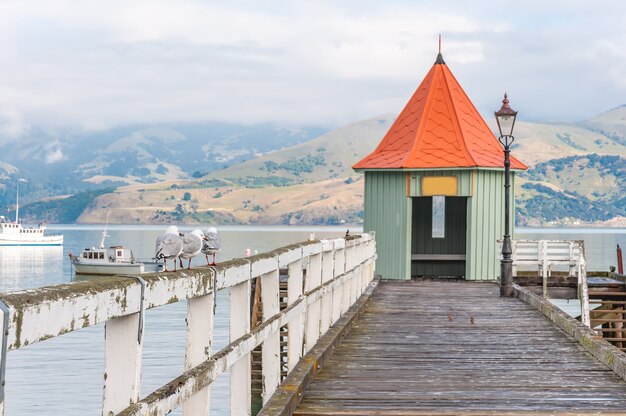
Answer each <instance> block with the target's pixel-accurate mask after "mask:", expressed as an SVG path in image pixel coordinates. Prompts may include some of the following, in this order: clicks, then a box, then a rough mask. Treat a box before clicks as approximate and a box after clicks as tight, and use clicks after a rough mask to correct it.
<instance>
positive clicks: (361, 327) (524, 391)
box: [266, 281, 626, 416]
mask: <svg viewBox="0 0 626 416" xmlns="http://www.w3.org/2000/svg"><path fill="white" fill-rule="evenodd" d="M498 290H499V288H498V286H497V285H495V284H490V283H471V282H463V281H456V282H455V281H411V282H393V283H392V282H382V283H380V285H379V287H378V289H377V290H376V291H375V292H374V294H373V296H372V298H371V299H370V301H369V303H368V304H367V306H366V307H365V310H364V312H363V315H362V316H361V318H360V319H359V320H358V321H357V322H356V323H355V324H354V326H353V328H352V329H351V330H350V332H349V334H348V335H347V336H346V337H345V338H344V339H343V341H342V342H341V344H340V346H339V348H338V349H337V350H336V351H335V352H334V354H333V355H332V357H331V358H330V359H329V360H328V361H327V362H326V364H325V366H324V368H323V369H322V370H321V371H320V372H319V373H318V374H317V375H316V376H315V378H314V380H313V381H312V383H311V384H310V385H309V386H308V388H307V389H306V390H304V392H303V395H302V400H301V402H300V405H299V406H298V407H297V409H296V410H295V412H294V413H293V414H295V415H299V416H319V415H439V414H442V415H448V414H498V415H501V414H519V413H523V414H546V413H552V412H559V414H563V413H562V412H564V414H581V413H583V414H587V413H590V412H602V414H606V413H616V414H624V412H626V402H625V401H624V400H623V398H624V397H625V395H626V382H625V381H624V380H623V379H622V378H621V377H619V376H618V375H617V374H616V373H615V372H613V371H611V370H610V369H609V368H608V367H606V366H605V365H603V364H602V363H600V362H599V361H598V360H597V359H596V358H594V356H592V355H591V354H590V352H588V351H587V350H586V349H585V348H583V346H581V344H580V343H579V342H577V341H576V340H575V339H573V338H572V337H569V336H568V335H567V334H566V333H565V332H563V330H561V329H560V328H558V327H557V326H556V325H555V324H554V323H552V322H550V320H548V319H546V318H545V317H544V315H543V314H542V313H541V312H540V311H538V310H537V309H536V308H534V307H533V306H531V305H529V304H527V303H525V302H523V301H521V300H520V299H517V298H500V297H499V292H498ZM601 342H602V343H603V344H606V343H605V342H604V341H601ZM605 347H606V348H609V349H612V348H614V347H612V346H610V345H608V344H607V345H605ZM613 352H614V353H617V354H622V353H621V352H619V351H613ZM290 382H292V380H289V379H288V380H287V381H286V383H287V384H289V383H290ZM270 405H271V403H270ZM269 410H270V409H268V412H267V413H266V414H272V413H271V411H269Z"/></svg>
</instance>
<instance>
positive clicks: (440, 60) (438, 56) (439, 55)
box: [435, 34, 446, 65]
mask: <svg viewBox="0 0 626 416" xmlns="http://www.w3.org/2000/svg"><path fill="white" fill-rule="evenodd" d="M445 64H446V63H445V62H444V61H443V55H441V34H439V53H438V54H437V60H436V61H435V65H445Z"/></svg>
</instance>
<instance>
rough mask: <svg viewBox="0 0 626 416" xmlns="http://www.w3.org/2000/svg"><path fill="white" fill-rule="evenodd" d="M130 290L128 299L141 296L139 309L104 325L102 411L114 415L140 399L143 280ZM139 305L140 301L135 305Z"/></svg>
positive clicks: (127, 295) (104, 413)
mask: <svg viewBox="0 0 626 416" xmlns="http://www.w3.org/2000/svg"><path fill="white" fill-rule="evenodd" d="M139 280H140V282H141V284H140V285H136V286H131V287H129V288H128V290H127V292H126V301H127V303H129V302H131V299H132V300H136V299H139V300H140V301H139V308H138V309H139V310H140V311H139V312H137V313H133V314H131V315H127V316H122V317H120V318H114V319H110V320H108V321H107V322H106V324H105V326H104V337H105V348H104V351H105V357H104V367H105V370H104V389H103V401H102V414H103V415H107V416H108V415H113V414H117V413H118V412H120V411H122V410H124V409H125V408H126V407H127V406H128V405H129V404H132V403H136V402H137V401H138V400H139V390H140V382H141V355H142V351H143V343H142V339H143V295H144V293H143V289H142V287H143V285H144V283H145V282H143V280H142V279H139ZM135 306H136V305H135Z"/></svg>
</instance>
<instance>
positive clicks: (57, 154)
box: [46, 148, 64, 164]
mask: <svg viewBox="0 0 626 416" xmlns="http://www.w3.org/2000/svg"><path fill="white" fill-rule="evenodd" d="M63 158H64V155H63V152H62V151H61V149H58V148H57V149H54V150H52V151H50V152H49V153H48V154H46V163H47V164H52V163H56V162H60V161H62V160H63Z"/></svg>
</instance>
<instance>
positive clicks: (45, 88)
mask: <svg viewBox="0 0 626 416" xmlns="http://www.w3.org/2000/svg"><path fill="white" fill-rule="evenodd" d="M608 5H610V6H611V10H612V12H611V13H609V14H607V13H606V11H605V9H606V7H608ZM625 10H626V6H625V5H622V4H621V3H608V1H606V0H601V1H599V2H598V3H594V4H590V3H588V2H582V1H567V2H566V1H564V0H560V1H556V2H550V4H545V2H543V3H542V2H539V1H529V2H524V4H519V5H517V4H516V5H511V4H507V5H506V7H505V5H504V4H502V3H500V2H496V1H490V2H481V3H480V4H476V3H469V2H467V4H466V3H461V2H455V1H452V0H448V1H441V2H437V3H432V4H430V3H426V2H403V1H389V2H384V3H382V2H381V3H378V2H373V1H357V0H352V1H347V2H288V1H268V2H254V3H251V2H247V1H237V0H234V1H232V2H229V3H223V2H212V1H177V2H170V1H165V0H153V1H148V0H137V1H133V2H127V1H121V0H113V1H107V2H100V1H96V0H87V1H70V0H56V1H54V2H50V1H44V0H32V1H5V2H1V3H0V59H1V60H2V62H8V63H10V64H5V65H2V66H0V134H3V135H4V136H7V137H9V136H10V137H15V136H19V135H23V134H25V133H27V132H28V126H29V125H38V124H47V125H53V126H66V125H71V126H82V127H83V128H86V129H103V128H107V127H110V126H112V125H115V124H123V123H136V122H165V123H167V122H172V121H196V120H207V119H211V120H224V121H232V122H263V121H274V122H278V123H293V124H317V123H328V124H340V123H346V122H351V121H355V120H357V119H359V118H364V117H369V116H373V115H376V114H378V113H384V112H398V111H400V109H401V108H402V105H403V104H404V103H405V101H406V100H407V99H408V97H409V96H410V95H411V93H412V92H413V91H414V89H415V88H416V87H417V85H418V83H419V81H420V80H421V78H422V77H423V76H424V75H425V73H426V72H427V71H428V69H429V68H430V66H431V65H432V63H433V61H434V59H435V56H436V43H437V37H436V36H437V34H438V33H443V35H444V40H443V53H444V58H445V60H446V62H447V63H448V64H449V66H450V68H451V69H452V71H453V72H454V73H455V75H456V76H457V78H459V80H460V81H461V83H462V85H463V86H464V87H465V88H466V90H467V92H468V93H469V95H470V97H471V98H472V99H473V100H474V102H475V103H476V104H477V106H478V107H479V109H481V110H483V111H490V110H491V109H493V107H495V106H497V105H498V104H499V97H500V95H501V93H502V92H503V91H504V90H505V89H506V90H508V91H509V92H510V93H511V98H512V100H513V102H514V103H516V104H517V105H518V107H519V109H520V110H523V111H522V113H521V114H525V116H528V117H535V118H569V119H572V120H575V119H577V118H580V117H589V116H591V115H593V114H594V113H596V112H600V111H603V110H605V109H607V108H609V107H612V106H615V105H618V104H622V103H624V101H626V100H625V98H624V97H626V81H624V80H625V79H626V78H625V77H624V76H623V74H624V70H626V54H624V52H623V51H622V49H623V48H621V45H623V44H624V40H625V37H626V35H625V33H626V29H623V28H622V27H623V25H622V20H623V17H624V11H625ZM9 113H10V114H13V115H14V116H5V115H3V114H9ZM11 117H12V118H11ZM7 120H8V121H7ZM61 155H62V153H61Z"/></svg>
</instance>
